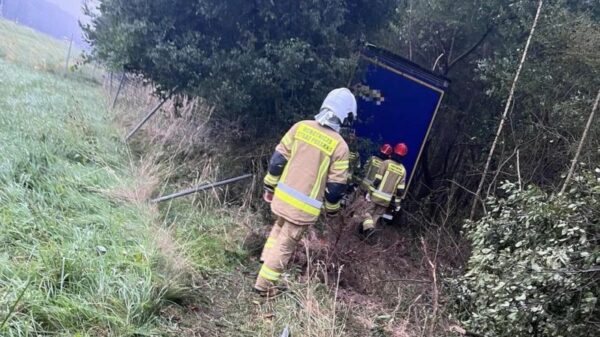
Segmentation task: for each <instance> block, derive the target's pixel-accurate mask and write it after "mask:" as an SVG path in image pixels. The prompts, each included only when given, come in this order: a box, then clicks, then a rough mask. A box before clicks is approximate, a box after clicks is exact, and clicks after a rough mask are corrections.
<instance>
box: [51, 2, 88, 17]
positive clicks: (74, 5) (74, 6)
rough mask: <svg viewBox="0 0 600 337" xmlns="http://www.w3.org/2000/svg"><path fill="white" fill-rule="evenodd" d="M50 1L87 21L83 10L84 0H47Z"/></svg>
mask: <svg viewBox="0 0 600 337" xmlns="http://www.w3.org/2000/svg"><path fill="white" fill-rule="evenodd" d="M46 1H48V2H50V3H53V4H55V5H57V6H59V7H60V8H62V9H63V10H64V11H66V12H68V13H69V14H71V15H73V16H74V17H76V18H78V19H79V20H82V19H83V21H85V17H84V15H83V11H82V10H81V7H82V6H83V2H84V0H46Z"/></svg>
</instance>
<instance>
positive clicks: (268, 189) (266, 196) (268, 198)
mask: <svg viewBox="0 0 600 337" xmlns="http://www.w3.org/2000/svg"><path fill="white" fill-rule="evenodd" d="M264 187H265V193H263V200H264V201H265V202H266V203H268V204H270V203H271V202H272V201H273V194H274V192H275V189H274V188H273V187H272V186H269V185H265V186H264Z"/></svg>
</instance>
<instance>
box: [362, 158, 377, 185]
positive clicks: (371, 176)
mask: <svg viewBox="0 0 600 337" xmlns="http://www.w3.org/2000/svg"><path fill="white" fill-rule="evenodd" d="M381 162H382V160H381V159H380V158H379V157H376V156H371V158H369V160H367V163H366V164H365V177H364V178H363V180H362V183H361V186H362V188H364V189H365V190H369V189H370V188H371V187H372V185H373V181H374V180H375V175H376V174H377V172H378V171H379V167H380V166H381Z"/></svg>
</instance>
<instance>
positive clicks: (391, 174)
mask: <svg viewBox="0 0 600 337" xmlns="http://www.w3.org/2000/svg"><path fill="white" fill-rule="evenodd" d="M375 181H381V182H380V183H379V185H378V186H377V188H373V189H372V190H371V200H372V201H373V202H374V203H376V204H378V205H380V206H385V207H387V206H389V204H390V202H391V201H392V198H393V197H394V196H396V197H399V196H400V195H398V194H399V191H404V189H405V188H406V169H405V168H404V165H402V164H400V163H397V162H395V161H394V160H392V159H387V160H384V161H383V162H382V163H381V166H380V167H379V171H378V172H377V174H376V175H375Z"/></svg>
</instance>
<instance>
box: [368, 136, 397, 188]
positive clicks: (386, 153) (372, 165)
mask: <svg viewBox="0 0 600 337" xmlns="http://www.w3.org/2000/svg"><path fill="white" fill-rule="evenodd" d="M392 151H393V149H392V146H391V145H390V144H383V145H382V146H381V147H380V148H379V153H378V154H377V155H373V156H371V157H370V158H369V159H368V160H367V163H366V164H365V174H364V178H363V180H362V181H361V184H360V187H361V188H362V189H363V190H364V191H365V192H369V191H370V190H371V189H372V188H373V181H374V180H375V175H376V174H377V172H378V171H379V167H380V166H381V163H382V162H383V161H384V160H385V159H388V158H389V157H390V155H391V154H392Z"/></svg>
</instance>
